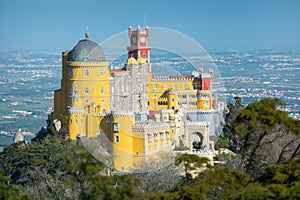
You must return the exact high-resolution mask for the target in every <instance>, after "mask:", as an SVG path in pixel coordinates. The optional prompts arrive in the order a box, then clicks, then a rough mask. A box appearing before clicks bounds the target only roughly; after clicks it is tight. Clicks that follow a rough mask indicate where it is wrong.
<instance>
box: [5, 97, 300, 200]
mask: <svg viewBox="0 0 300 200" xmlns="http://www.w3.org/2000/svg"><path fill="white" fill-rule="evenodd" d="M281 106H284V103H283V102H282V101H280V100H278V99H263V100H261V101H258V102H254V103H251V104H249V105H247V106H243V105H242V104H241V99H240V98H236V103H235V104H231V105H230V106H229V110H230V112H229V113H228V114H227V118H226V122H227V123H226V126H225V127H224V135H222V136H220V138H219V139H218V142H217V144H216V147H217V148H218V149H219V151H220V152H221V151H224V152H226V151H227V152H230V151H229V150H228V149H230V150H231V151H232V152H231V153H230V154H228V153H220V154H219V155H218V156H216V159H218V160H221V161H223V164H219V165H215V166H214V167H212V166H210V165H209V163H208V160H207V159H204V158H199V157H198V156H196V155H188V154H183V155H180V156H178V157H177V158H175V165H174V166H169V165H168V166H166V168H165V169H162V170H159V171H155V172H152V173H145V174H138V175H128V174H123V175H122V174H121V175H116V174H115V173H114V172H113V171H112V169H110V168H108V167H106V166H105V165H104V164H103V163H101V162H99V159H95V158H94V157H93V156H92V155H91V154H90V153H89V152H88V151H87V150H86V149H85V148H84V147H83V145H82V142H81V140H77V141H69V140H66V139H65V137H61V134H60V133H57V132H56V131H55V130H54V129H53V128H51V127H48V128H47V129H42V130H41V131H40V132H39V134H38V135H37V137H36V138H35V139H33V142H32V143H31V144H29V145H27V144H26V143H24V142H20V143H16V144H12V145H10V146H8V147H6V148H5V149H4V151H3V152H2V153H0V199H299V198H300V191H299V188H300V159H299V156H300V155H299V154H300V152H299V151H300V150H299V149H300V142H299V135H300V122H299V121H297V120H293V119H291V118H289V117H288V115H287V113H286V112H283V111H281V110H280V107H281ZM224 148H228V149H227V150H226V149H224ZM225 150H226V151H225ZM204 166H205V168H206V170H205V171H203V170H200V169H203V167H204Z"/></svg>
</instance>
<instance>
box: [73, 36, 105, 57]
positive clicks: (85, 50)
mask: <svg viewBox="0 0 300 200" xmlns="http://www.w3.org/2000/svg"><path fill="white" fill-rule="evenodd" d="M104 60H105V55H104V52H103V50H102V48H101V47H100V46H99V45H98V44H97V43H95V42H92V41H90V40H89V39H84V40H80V41H79V42H78V43H77V44H76V46H75V47H74V48H73V49H72V51H71V52H70V55H69V58H68V61H75V62H99V61H104Z"/></svg>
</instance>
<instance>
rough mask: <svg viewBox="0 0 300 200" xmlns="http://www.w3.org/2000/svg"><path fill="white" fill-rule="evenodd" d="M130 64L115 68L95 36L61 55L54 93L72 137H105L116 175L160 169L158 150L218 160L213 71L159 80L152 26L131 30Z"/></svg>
mask: <svg viewBox="0 0 300 200" xmlns="http://www.w3.org/2000/svg"><path fill="white" fill-rule="evenodd" d="M128 36H129V39H130V46H129V47H127V50H128V59H127V61H126V63H125V65H124V67H123V68H122V69H109V68H108V65H109V64H108V62H107V61H106V58H105V54H104V52H103V50H102V48H101V47H100V46H99V45H98V44H96V43H95V42H93V41H91V40H90V36H89V33H86V35H85V39H83V40H81V41H79V42H78V43H77V44H76V46H75V47H74V48H73V49H72V50H71V51H66V52H63V53H62V79H61V89H59V90H56V91H55V92H54V112H53V113H52V116H51V119H52V121H60V123H61V125H62V129H63V130H65V131H66V132H67V133H68V136H69V138H70V139H76V138H79V137H99V138H100V139H101V140H103V141H104V140H106V141H105V142H106V144H110V147H109V148H108V149H107V151H108V153H109V154H110V155H112V158H113V163H114V168H115V169H117V170H128V171H130V170H135V169H140V168H141V166H147V168H148V169H151V168H152V169H153V168H157V167H159V164H158V160H159V154H160V152H173V151H175V150H176V148H181V150H182V149H183V150H185V152H188V153H197V154H199V155H200V156H207V157H209V158H210V159H212V155H213V154H212V153H213V150H214V143H213V142H212V141H210V139H209V131H210V128H211V123H212V121H211V120H210V118H211V116H212V115H213V113H215V112H216V111H217V107H218V102H217V100H216V99H214V98H213V96H212V77H213V75H214V73H213V71H212V70H210V71H208V72H204V71H203V70H202V69H200V70H199V71H198V72H197V74H194V75H189V76H180V75H170V76H164V77H163V76H156V75H154V74H153V73H152V71H151V62H150V61H151V60H150V49H151V48H150V47H149V46H148V36H149V28H148V27H146V28H145V29H144V30H142V29H141V28H140V26H138V27H137V29H135V30H133V29H132V27H130V28H129V30H128Z"/></svg>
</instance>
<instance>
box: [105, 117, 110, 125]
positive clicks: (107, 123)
mask: <svg viewBox="0 0 300 200" xmlns="http://www.w3.org/2000/svg"><path fill="white" fill-rule="evenodd" d="M109 125H110V119H108V118H107V119H106V126H109Z"/></svg>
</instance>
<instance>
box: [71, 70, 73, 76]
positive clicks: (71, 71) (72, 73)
mask: <svg viewBox="0 0 300 200" xmlns="http://www.w3.org/2000/svg"><path fill="white" fill-rule="evenodd" d="M72 76H73V69H70V77H72Z"/></svg>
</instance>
